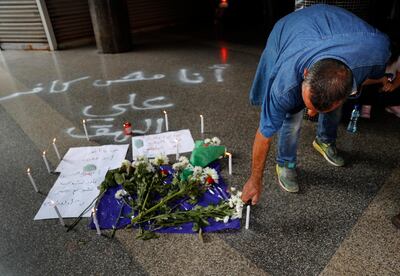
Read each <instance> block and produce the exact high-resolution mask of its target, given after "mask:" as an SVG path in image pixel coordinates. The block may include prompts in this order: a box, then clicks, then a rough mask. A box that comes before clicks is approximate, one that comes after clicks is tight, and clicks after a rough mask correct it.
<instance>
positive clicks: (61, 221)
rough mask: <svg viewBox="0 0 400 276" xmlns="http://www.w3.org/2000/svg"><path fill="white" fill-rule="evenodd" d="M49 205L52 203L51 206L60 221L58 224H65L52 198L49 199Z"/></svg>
mask: <svg viewBox="0 0 400 276" xmlns="http://www.w3.org/2000/svg"><path fill="white" fill-rule="evenodd" d="M51 205H53V208H54V210H55V211H56V213H57V216H58V220H59V221H60V224H61V225H62V226H65V222H64V219H63V217H62V216H61V213H60V210H58V207H57V205H56V203H55V202H54V201H53V200H51Z"/></svg>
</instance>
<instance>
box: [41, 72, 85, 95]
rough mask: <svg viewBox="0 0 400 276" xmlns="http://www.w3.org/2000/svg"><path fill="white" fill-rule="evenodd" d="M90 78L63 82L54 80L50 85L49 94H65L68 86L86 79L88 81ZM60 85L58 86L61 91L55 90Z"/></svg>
mask: <svg viewBox="0 0 400 276" xmlns="http://www.w3.org/2000/svg"><path fill="white" fill-rule="evenodd" d="M89 78H90V76H85V77H82V78H77V79H74V80H70V81H65V82H61V81H60V80H54V81H52V83H51V85H50V90H49V92H50V93H63V92H67V91H68V89H69V86H70V85H71V84H73V83H75V82H79V81H83V80H86V79H89ZM59 83H60V85H59V86H61V89H57V85H58V84H59Z"/></svg>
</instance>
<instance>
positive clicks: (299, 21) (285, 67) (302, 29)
mask: <svg viewBox="0 0 400 276" xmlns="http://www.w3.org/2000/svg"><path fill="white" fill-rule="evenodd" d="M389 44H390V43H389V40H388V38H387V36H386V35H385V34H383V33H381V32H379V31H378V30H377V29H375V28H373V27H372V26H370V25H368V24H367V23H366V22H364V21H363V20H361V19H360V18H358V17H356V16H355V15H354V14H352V13H350V12H348V11H346V10H344V9H342V8H338V7H335V6H329V5H313V6H311V7H309V8H305V9H302V10H300V11H297V12H294V13H291V14H289V15H287V16H285V17H284V18H282V19H281V20H279V21H278V22H277V23H276V24H275V26H274V28H273V30H272V32H271V34H270V36H269V38H268V41H267V45H266V48H265V50H264V52H263V54H262V56H261V59H260V62H259V65H258V68H257V72H256V75H255V78H254V82H253V85H252V88H251V91H250V102H251V103H252V104H253V105H261V116H260V117H261V118H260V131H261V133H262V134H263V135H264V136H265V137H271V136H272V135H273V134H274V133H276V132H277V131H278V130H279V129H280V128H281V126H282V124H283V121H284V120H285V117H286V114H287V113H290V114H295V113H297V112H299V111H300V110H301V109H302V108H304V107H305V106H304V102H303V99H302V96H301V86H300V85H301V82H302V81H303V73H304V69H306V68H310V67H311V66H312V65H313V64H314V63H315V62H317V61H318V60H321V59H324V58H334V59H338V60H340V61H342V62H344V63H345V64H346V65H347V66H348V67H349V68H350V69H351V70H352V72H353V75H354V82H355V84H354V86H356V85H358V86H359V85H361V83H362V82H363V81H364V80H365V79H367V78H378V77H380V76H382V75H383V74H384V71H385V65H386V62H387V60H388V58H389V55H390V51H389Z"/></svg>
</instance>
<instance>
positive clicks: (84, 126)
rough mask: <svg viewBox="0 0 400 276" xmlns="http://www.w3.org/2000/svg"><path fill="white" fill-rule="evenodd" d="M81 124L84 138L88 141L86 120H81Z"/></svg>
mask: <svg viewBox="0 0 400 276" xmlns="http://www.w3.org/2000/svg"><path fill="white" fill-rule="evenodd" d="M82 124H83V130H84V131H85V135H86V140H88V141H89V134H88V132H87V128H86V121H85V120H82Z"/></svg>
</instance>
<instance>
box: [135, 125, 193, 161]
mask: <svg viewBox="0 0 400 276" xmlns="http://www.w3.org/2000/svg"><path fill="white" fill-rule="evenodd" d="M177 148H178V151H179V153H184V152H191V151H192V150H193V149H194V141H193V137H192V134H191V133H190V130H188V129H183V130H179V131H170V132H164V133H160V134H153V135H144V136H138V137H132V157H133V159H136V157H137V156H143V155H144V156H147V157H155V156H157V155H158V154H165V155H168V154H176V152H177Z"/></svg>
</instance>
